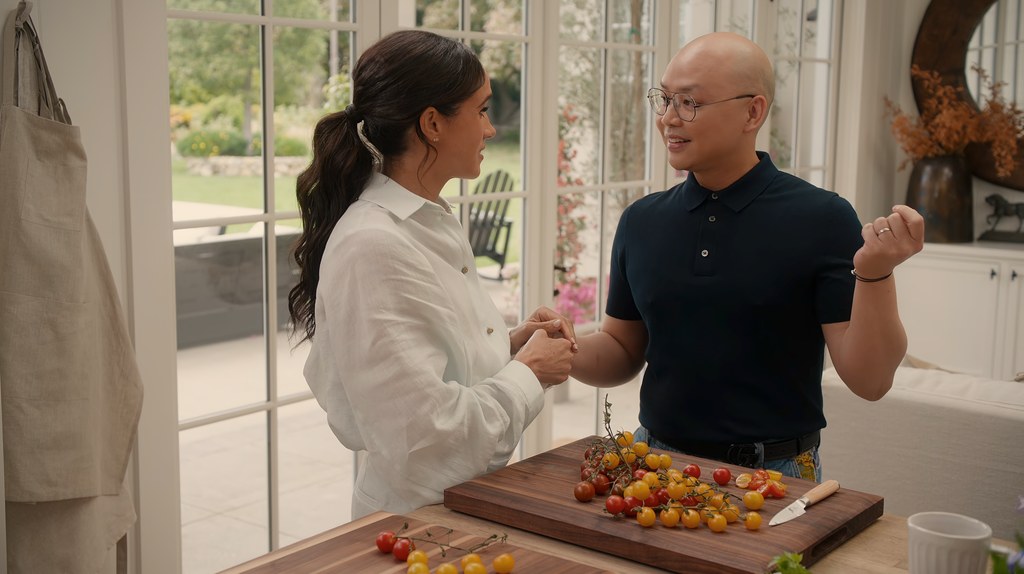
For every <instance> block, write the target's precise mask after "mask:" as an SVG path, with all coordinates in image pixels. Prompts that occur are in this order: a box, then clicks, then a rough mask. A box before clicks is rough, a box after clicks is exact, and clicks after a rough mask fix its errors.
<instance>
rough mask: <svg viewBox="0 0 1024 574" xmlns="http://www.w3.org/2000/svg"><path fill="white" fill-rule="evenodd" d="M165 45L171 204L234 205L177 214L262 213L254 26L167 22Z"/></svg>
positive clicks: (257, 45) (256, 31)
mask: <svg viewBox="0 0 1024 574" xmlns="http://www.w3.org/2000/svg"><path fill="white" fill-rule="evenodd" d="M168 42H169V43H168V51H169V53H168V57H169V69H170V91H171V93H170V101H171V110H170V118H171V126H172V130H171V137H172V141H173V144H174V145H172V147H171V164H172V187H173V194H174V200H175V201H187V202H192V203H203V204H214V205H215V206H230V207H234V208H240V210H237V211H236V210H231V209H229V210H226V211H223V212H221V211H220V209H219V207H218V208H217V211H216V214H215V215H211V213H214V212H193V211H188V212H187V213H182V215H183V217H185V218H192V217H200V218H201V217H217V216H221V215H229V214H230V215H239V214H242V213H250V212H262V211H263V209H264V195H263V159H262V158H261V157H260V156H261V152H262V147H263V141H262V136H261V134H260V132H261V131H262V130H261V128H260V105H261V102H260V99H261V98H260V88H259V85H260V78H261V75H262V74H261V71H260V56H259V51H260V37H259V28H258V27H257V26H248V25H242V24H225V23H220V22H199V21H190V20H172V21H170V22H169V23H168ZM211 209H212V208H211ZM176 221H181V219H176Z"/></svg>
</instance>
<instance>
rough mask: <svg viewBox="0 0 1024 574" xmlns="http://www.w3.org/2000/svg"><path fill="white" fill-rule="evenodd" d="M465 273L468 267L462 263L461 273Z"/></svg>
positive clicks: (467, 271)
mask: <svg viewBox="0 0 1024 574" xmlns="http://www.w3.org/2000/svg"><path fill="white" fill-rule="evenodd" d="M466 273H469V267H466V266H465V265H463V266H462V274H463V275H465V274H466Z"/></svg>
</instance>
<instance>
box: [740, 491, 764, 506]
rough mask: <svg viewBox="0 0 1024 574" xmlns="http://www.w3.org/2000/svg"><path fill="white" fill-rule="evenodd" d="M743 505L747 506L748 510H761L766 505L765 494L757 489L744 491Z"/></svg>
mask: <svg viewBox="0 0 1024 574" xmlns="http://www.w3.org/2000/svg"><path fill="white" fill-rule="evenodd" d="M743 506H746V507H747V510H759V509H760V508H761V507H762V506H764V495H763V494H761V493H760V492H758V491H756V490H751V491H750V492H746V493H744V494H743Z"/></svg>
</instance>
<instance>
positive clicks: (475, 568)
mask: <svg viewBox="0 0 1024 574" xmlns="http://www.w3.org/2000/svg"><path fill="white" fill-rule="evenodd" d="M462 574H487V567H486V566H484V565H483V563H481V562H470V563H469V564H467V565H466V567H465V568H463V569H462Z"/></svg>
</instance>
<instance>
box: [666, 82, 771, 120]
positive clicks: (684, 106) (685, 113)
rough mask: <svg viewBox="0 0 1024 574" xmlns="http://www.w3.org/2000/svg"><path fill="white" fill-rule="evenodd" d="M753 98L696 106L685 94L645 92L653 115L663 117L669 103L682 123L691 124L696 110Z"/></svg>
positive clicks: (750, 96) (738, 98) (740, 97)
mask: <svg viewBox="0 0 1024 574" xmlns="http://www.w3.org/2000/svg"><path fill="white" fill-rule="evenodd" d="M754 97H757V96H756V94H744V95H742V96H736V97H735V98H726V99H724V100H718V101H717V102H708V103H706V104H698V103H697V102H695V101H694V100H693V97H691V96H689V95H687V94H678V93H670V92H666V91H665V90H662V89H660V88H651V89H650V90H648V91H647V101H648V102H650V104H651V110H652V111H653V112H654V113H656V114H658V115H659V116H663V115H665V112H667V111H668V104H669V102H672V107H673V108H675V110H676V113H677V114H679V119H681V120H683V121H684V122H692V121H693V119H694V118H696V117H697V108H703V107H704V106H710V105H713V104H720V103H722V102H731V101H733V100H741V99H743V98H754Z"/></svg>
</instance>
